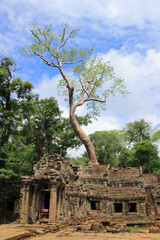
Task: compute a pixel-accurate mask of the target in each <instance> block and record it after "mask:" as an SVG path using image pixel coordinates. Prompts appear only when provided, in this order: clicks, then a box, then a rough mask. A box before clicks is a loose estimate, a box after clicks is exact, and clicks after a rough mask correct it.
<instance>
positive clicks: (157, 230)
mask: <svg viewBox="0 0 160 240" xmlns="http://www.w3.org/2000/svg"><path fill="white" fill-rule="evenodd" d="M149 233H160V228H158V227H151V228H150V229H149Z"/></svg>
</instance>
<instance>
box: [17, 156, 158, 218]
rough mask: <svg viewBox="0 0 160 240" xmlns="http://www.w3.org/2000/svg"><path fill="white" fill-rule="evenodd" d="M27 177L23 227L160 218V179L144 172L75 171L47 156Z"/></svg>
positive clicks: (82, 168)
mask: <svg viewBox="0 0 160 240" xmlns="http://www.w3.org/2000/svg"><path fill="white" fill-rule="evenodd" d="M34 171H35V173H34V175H33V176H31V177H27V176H25V177H23V178H22V182H23V189H22V204H21V210H20V213H21V214H20V215H21V218H20V220H21V222H36V221H44V220H45V221H49V222H54V221H55V220H61V219H63V220H69V219H77V218H82V217H85V216H86V215H88V214H92V215H94V216H95V215H96V217H99V218H103V219H105V220H107V219H140V218H141V219H144V218H146V219H149V218H154V219H156V218H158V217H160V176H159V175H155V174H143V172H142V168H141V167H140V168H111V167H110V165H107V166H92V167H91V166H75V165H73V164H72V163H71V162H70V160H69V159H65V158H63V157H61V156H60V155H58V154H52V155H48V156H45V157H44V158H42V159H41V161H40V162H39V163H37V164H36V165H35V166H34Z"/></svg>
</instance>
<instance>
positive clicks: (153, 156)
mask: <svg viewBox="0 0 160 240" xmlns="http://www.w3.org/2000/svg"><path fill="white" fill-rule="evenodd" d="M133 150H134V156H133V161H132V166H133V167H139V166H143V171H144V172H145V173H146V172H148V173H152V172H155V171H157V170H158V169H159V167H160V158H159V156H158V149H157V147H156V146H155V145H154V144H152V143H151V142H150V141H149V140H146V141H141V142H137V143H136V144H135V145H134V148H133Z"/></svg>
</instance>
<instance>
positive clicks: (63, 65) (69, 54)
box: [20, 24, 127, 165]
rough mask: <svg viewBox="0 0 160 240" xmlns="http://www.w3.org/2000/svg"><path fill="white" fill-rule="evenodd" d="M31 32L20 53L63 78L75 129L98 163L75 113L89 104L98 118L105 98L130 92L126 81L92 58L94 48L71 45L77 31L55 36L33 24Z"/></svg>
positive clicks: (97, 59)
mask: <svg viewBox="0 0 160 240" xmlns="http://www.w3.org/2000/svg"><path fill="white" fill-rule="evenodd" d="M30 31H31V35H32V44H31V45H30V46H25V47H24V48H22V50H21V51H20V52H21V53H22V54H24V55H27V56H30V57H32V56H38V57H40V58H41V59H42V61H43V62H44V63H45V64H47V65H48V66H50V67H55V68H57V69H58V70H59V72H60V74H61V76H62V79H61V80H60V83H59V84H60V86H61V87H64V91H62V93H63V94H64V96H65V98H66V97H67V101H68V103H69V107H70V110H69V117H70V122H71V125H72V128H73V130H74V132H75V134H76V135H77V136H78V137H79V139H80V140H81V142H82V143H83V144H84V146H85V148H86V151H87V153H88V156H89V164H91V165H94V164H98V162H97V159H96V155H95V150H94V147H93V145H92V143H91V141H90V139H89V137H88V136H87V135H86V134H85V133H84V132H83V130H82V129H81V128H80V126H79V124H78V122H77V119H76V116H75V112H76V109H77V107H79V106H82V105H83V104H84V103H86V104H87V107H88V108H89V109H91V110H92V112H93V114H94V116H95V115H97V114H98V113H99V109H100V108H103V107H104V103H105V102H106V98H108V97H109V96H110V95H115V94H116V93H117V92H119V93H121V94H125V93H126V92H127V91H126V88H125V85H124V83H123V79H121V78H117V77H116V76H115V73H114V69H113V68H112V67H111V66H110V62H107V63H106V62H105V61H103V59H101V58H98V57H93V55H91V54H92V52H93V49H90V50H89V49H83V50H82V49H79V48H78V47H77V46H76V45H75V44H74V43H73V41H72V43H73V44H72V45H71V42H70V41H69V40H71V39H73V38H74V37H75V36H76V33H77V31H78V30H69V28H68V26H67V25H64V26H63V27H62V32H60V33H59V34H55V33H54V31H52V26H51V25H50V26H49V27H45V28H44V29H41V28H39V27H38V26H37V25H36V24H33V25H32V26H31V28H30ZM66 70H67V71H69V72H67V71H66ZM71 72H72V74H71ZM66 90H67V94H66ZM99 103H101V104H99Z"/></svg>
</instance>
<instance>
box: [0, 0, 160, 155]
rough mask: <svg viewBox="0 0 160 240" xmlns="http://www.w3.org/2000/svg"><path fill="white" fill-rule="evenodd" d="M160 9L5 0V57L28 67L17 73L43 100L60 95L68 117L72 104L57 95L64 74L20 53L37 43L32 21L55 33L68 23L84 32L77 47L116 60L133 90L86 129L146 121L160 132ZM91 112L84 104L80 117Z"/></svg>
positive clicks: (90, 0) (118, 2) (113, 1)
mask: <svg viewBox="0 0 160 240" xmlns="http://www.w3.org/2000/svg"><path fill="white" fill-rule="evenodd" d="M159 9H160V1H159V0H134V1H133V0H76V1H75V0H58V1H57V0H45V1H44V0H23V1H22V0H5V1H4V0H0V55H1V56H7V57H10V58H11V59H13V60H14V61H15V62H16V64H17V65H18V67H20V68H22V70H21V71H19V72H18V73H17V75H18V76H19V77H20V78H21V79H22V80H24V81H27V80H29V81H31V82H32V83H33V85H34V86H35V89H34V92H35V93H38V94H39V95H40V98H48V97H51V96H53V97H55V98H56V99H57V101H58V103H59V106H60V109H61V110H62V111H63V115H64V116H66V117H68V109H67V105H66V103H65V102H64V101H63V100H62V99H61V98H60V97H59V96H58V95H57V91H56V86H57V83H58V80H59V79H60V75H59V73H58V71H56V70H55V69H53V68H50V67H48V66H46V65H45V64H44V63H43V62H42V61H41V60H40V59H38V58H36V57H35V58H25V57H23V56H21V55H20V54H19V53H18V50H19V49H21V48H22V47H23V46H24V45H27V44H30V43H31V34H30V31H29V28H30V24H31V22H35V23H37V24H38V25H39V26H40V27H44V26H48V25H49V24H52V25H53V28H54V30H55V32H58V31H59V30H60V29H61V26H62V24H66V23H67V24H69V25H70V27H71V29H77V28H78V29H80V30H79V31H78V34H77V37H76V39H75V41H76V44H77V45H78V46H79V47H80V48H81V47H82V48H84V47H87V48H92V47H94V48H95V54H96V55H97V56H100V57H102V58H103V59H104V60H106V61H108V60H110V61H111V66H113V67H114V70H115V73H116V76H117V77H121V78H123V79H124V83H125V85H126V86H127V89H128V91H130V94H128V95H127V96H126V97H123V96H121V95H117V96H116V97H110V98H108V99H107V103H106V111H104V112H101V115H100V117H99V118H98V119H97V121H96V120H93V121H92V124H90V125H88V126H87V127H83V129H84V131H85V132H86V133H87V134H90V133H93V132H95V131H101V130H111V129H120V128H121V127H122V126H124V125H125V124H126V123H128V122H133V121H135V120H139V119H141V118H144V119H145V120H146V121H150V122H151V124H152V126H153V127H155V128H160V11H159ZM85 111H86V109H85V106H84V107H82V108H81V109H80V110H79V111H78V114H79V115H81V114H82V113H84V112H85ZM80 152H82V150H80V151H79V152H77V153H75V151H72V152H70V154H71V155H72V154H73V155H74V154H79V153H80Z"/></svg>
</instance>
